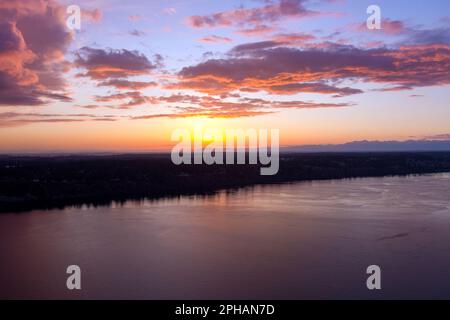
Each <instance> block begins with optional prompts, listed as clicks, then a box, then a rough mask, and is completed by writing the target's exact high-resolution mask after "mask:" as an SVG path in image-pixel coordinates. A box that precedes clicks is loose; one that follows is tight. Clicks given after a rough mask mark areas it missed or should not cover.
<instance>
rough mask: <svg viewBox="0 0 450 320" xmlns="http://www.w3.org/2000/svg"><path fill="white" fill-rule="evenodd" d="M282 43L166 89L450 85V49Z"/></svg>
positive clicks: (188, 74)
mask: <svg viewBox="0 0 450 320" xmlns="http://www.w3.org/2000/svg"><path fill="white" fill-rule="evenodd" d="M278 45H279V44H278V43H276V42H273V41H265V42H259V43H251V44H244V45H240V46H237V47H235V48H234V49H232V50H231V51H230V53H231V54H230V55H229V57H227V58H224V59H211V60H208V61H205V62H202V63H199V64H197V65H194V66H190V67H185V68H183V69H182V70H181V71H180V72H179V74H178V76H179V81H178V82H176V83H171V84H169V85H167V86H166V87H167V88H168V89H191V90H196V91H199V92H202V93H208V94H222V93H226V92H230V91H235V90H240V91H247V92H257V91H267V92H270V93H275V94H285V93H289V94H293V93H300V92H316V93H326V94H328V93H329V94H335V95H337V96H343V95H348V94H355V93H360V92H361V91H360V90H358V89H352V88H347V87H345V88H338V87H336V86H334V85H333V83H336V82H341V81H343V80H345V79H348V80H352V81H356V80H359V81H360V82H372V83H378V84H385V85H389V86H390V88H391V89H394V90H405V89H409V88H414V87H425V86H434V85H447V84H449V83H450V72H449V70H450V46H448V45H409V46H402V47H399V48H396V49H387V48H382V49H361V48H356V47H354V46H350V45H345V46H343V45H337V44H328V45H327V46H323V48H321V49H317V48H306V49H299V48H292V47H283V46H281V47H280V46H278ZM386 90H389V89H386Z"/></svg>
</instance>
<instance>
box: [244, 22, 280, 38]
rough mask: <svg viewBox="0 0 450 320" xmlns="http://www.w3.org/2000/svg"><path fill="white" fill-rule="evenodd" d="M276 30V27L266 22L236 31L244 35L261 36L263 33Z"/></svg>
mask: <svg viewBox="0 0 450 320" xmlns="http://www.w3.org/2000/svg"><path fill="white" fill-rule="evenodd" d="M274 31H275V29H274V28H272V27H269V26H267V25H265V24H262V25H257V26H254V27H250V28H241V29H238V30H237V31H236V33H238V34H242V35H244V36H259V35H263V34H266V33H272V32H274Z"/></svg>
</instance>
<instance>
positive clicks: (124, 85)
mask: <svg viewBox="0 0 450 320" xmlns="http://www.w3.org/2000/svg"><path fill="white" fill-rule="evenodd" d="M157 85H158V84H157V83H156V82H154V81H149V82H145V81H129V80H125V79H111V80H108V81H103V82H99V83H98V84H97V86H99V87H115V88H116V89H120V90H129V89H133V90H141V89H146V88H151V87H156V86H157Z"/></svg>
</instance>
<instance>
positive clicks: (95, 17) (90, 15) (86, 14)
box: [81, 9, 103, 22]
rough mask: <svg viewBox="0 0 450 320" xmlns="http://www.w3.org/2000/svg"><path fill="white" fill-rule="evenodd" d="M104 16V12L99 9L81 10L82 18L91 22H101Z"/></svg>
mask: <svg viewBox="0 0 450 320" xmlns="http://www.w3.org/2000/svg"><path fill="white" fill-rule="evenodd" d="M102 17H103V14H102V12H101V11H100V10H99V9H94V10H87V9H82V10H81V19H83V20H87V21H90V22H99V21H100V20H101V19H102Z"/></svg>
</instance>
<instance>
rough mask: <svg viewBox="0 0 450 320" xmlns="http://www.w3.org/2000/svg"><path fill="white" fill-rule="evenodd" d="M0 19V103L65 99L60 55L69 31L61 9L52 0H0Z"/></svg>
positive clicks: (63, 65)
mask: <svg viewBox="0 0 450 320" xmlns="http://www.w3.org/2000/svg"><path fill="white" fill-rule="evenodd" d="M0 21H1V22H0V105H6V106H21V105H23V106H33V105H42V104H45V103H47V102H49V101H50V100H61V99H59V98H63V99H62V101H68V99H67V97H66V95H65V94H64V91H65V88H66V82H65V81H64V78H63V74H64V72H66V71H67V70H68V68H70V64H69V63H68V62H66V61H65V60H64V54H65V52H66V51H67V48H68V46H69V44H70V42H71V41H72V34H71V32H70V31H69V30H68V29H67V28H66V26H65V8H63V7H61V6H59V5H58V4H57V3H56V2H53V1H44V0H43V1H31V0H24V1H3V2H1V3H0ZM49 35H51V36H49Z"/></svg>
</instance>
